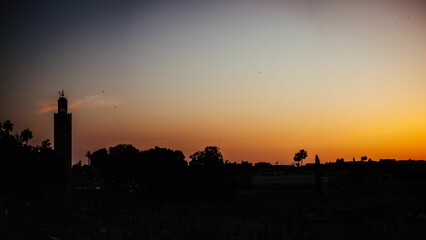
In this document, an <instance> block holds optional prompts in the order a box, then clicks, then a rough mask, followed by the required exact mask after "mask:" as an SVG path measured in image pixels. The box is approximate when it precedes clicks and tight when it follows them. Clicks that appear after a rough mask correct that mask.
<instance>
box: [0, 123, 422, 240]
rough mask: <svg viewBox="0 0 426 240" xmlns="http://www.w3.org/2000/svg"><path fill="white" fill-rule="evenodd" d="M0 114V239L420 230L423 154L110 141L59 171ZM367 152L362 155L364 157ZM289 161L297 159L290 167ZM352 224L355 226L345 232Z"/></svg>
mask: <svg viewBox="0 0 426 240" xmlns="http://www.w3.org/2000/svg"><path fill="white" fill-rule="evenodd" d="M32 137H33V136H32V132H31V130H29V129H24V130H22V131H21V132H20V133H17V132H16V133H15V132H14V125H13V123H12V122H11V121H9V120H7V121H4V122H0V157H1V164H2V165H1V166H2V167H1V168H0V190H1V191H0V239H49V237H51V238H50V239H52V237H53V236H55V237H57V238H59V239H300V238H304V239H330V238H333V237H334V238H335V239H369V238H374V239H402V238H404V239H422V238H423V237H424V234H425V231H424V229H425V228H424V227H423V226H425V225H424V224H426V215H425V213H426V208H425V205H424V202H425V201H426V190H425V189H426V176H425V174H424V172H425V171H426V162H424V161H411V160H409V161H396V160H394V159H381V160H378V161H374V160H372V159H368V158H367V157H365V156H363V157H361V159H360V160H361V161H355V160H353V161H350V162H345V161H344V159H343V158H338V159H337V160H336V162H328V163H321V162H320V158H319V156H318V155H315V160H314V163H307V164H302V161H303V160H304V159H306V158H307V152H306V151H305V150H304V149H301V150H300V151H299V152H297V153H296V154H295V157H294V160H295V162H296V163H299V164H295V165H293V166H292V165H279V164H271V163H268V162H258V163H254V164H253V163H250V162H248V161H241V162H239V163H237V162H230V161H228V160H225V159H224V156H223V155H222V153H221V152H220V148H219V147H217V146H207V147H205V148H204V149H203V150H199V151H196V152H195V153H193V154H191V155H190V156H189V160H188V161H187V160H186V159H185V155H184V154H183V152H182V151H180V150H172V149H168V148H161V147H154V148H151V149H147V150H139V149H137V148H136V147H135V146H133V145H131V144H118V145H116V146H112V147H109V148H108V149H107V148H100V149H98V150H96V151H94V152H87V153H86V157H87V158H88V163H89V164H87V165H83V164H82V163H81V161H80V162H78V163H77V164H75V165H73V166H72V169H71V177H70V178H69V177H67V176H65V175H64V171H63V165H62V164H61V163H60V162H59V161H57V159H56V157H55V153H54V150H53V149H52V147H51V143H50V140H49V139H46V140H43V141H42V142H41V145H36V146H32V145H30V142H31V139H32ZM367 159H368V161H367ZM295 166H297V167H295ZM349 231H351V232H353V233H354V234H352V235H348V234H347V233H348V232H349Z"/></svg>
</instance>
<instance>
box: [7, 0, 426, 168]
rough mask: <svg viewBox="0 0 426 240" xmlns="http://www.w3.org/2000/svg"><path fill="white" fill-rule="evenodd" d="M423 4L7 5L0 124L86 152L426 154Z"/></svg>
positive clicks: (256, 156) (77, 154) (236, 156)
mask: <svg viewBox="0 0 426 240" xmlns="http://www.w3.org/2000/svg"><path fill="white" fill-rule="evenodd" d="M422 2H423V1H392V0H386V1H384V0H383V1H375V0H369V1H359V0H353V1H350V0H348V1H322V0H318V1H313V0H312V1H272V0H271V1H269V0H266V1H199V0H198V1H196V0H193V1H189V0H188V1H152V2H149V1H145V2H141V1H130V0H127V1H126V0H121V1H119V0H117V1H112V0H110V1H105V0H102V1H101V0H99V1H71V0H70V1H58V0H55V1H54V0H52V1H44V0H42V1H8V2H7V3H2V4H0V9H1V10H0V16H1V25H0V27H1V28H0V31H1V32H0V36H1V39H0V52H1V54H0V70H1V71H0V78H1V82H0V94H1V102H0V108H1V111H0V121H5V120H7V119H10V120H11V121H12V122H13V123H14V124H15V129H16V132H19V131H21V130H22V129H24V128H30V129H31V130H32V132H33V135H34V139H33V140H31V142H30V143H31V144H33V145H36V144H40V142H41V140H43V139H46V138H49V139H50V140H51V141H52V142H53V113H54V111H56V100H57V98H58V94H57V92H58V91H60V90H61V89H64V91H65V95H66V97H67V98H68V100H69V103H70V107H69V109H70V111H71V112H72V114H73V130H74V131H73V161H74V162H77V161H78V160H83V162H84V163H85V162H86V159H85V157H84V155H85V153H86V152H87V151H94V150H97V149H99V148H100V147H110V146H114V145H116V144H119V143H130V144H133V145H135V146H136V147H137V148H139V149H141V150H144V149H148V148H151V147H154V146H160V147H167V148H172V149H179V150H182V151H183V152H184V153H185V155H186V157H187V159H188V156H189V155H190V154H192V153H193V152H195V151H197V150H201V149H203V148H204V147H205V146H208V145H217V146H219V147H220V148H221V151H222V153H223V155H224V157H225V159H228V160H230V161H238V162H239V161H241V160H248V161H251V162H259V161H269V162H271V163H275V162H279V163H280V164H290V163H291V162H292V158H293V156H294V153H295V152H297V151H298V150H299V149H301V148H304V149H305V150H307V152H308V159H307V160H306V162H313V161H314V156H315V154H318V155H319V157H320V159H321V161H322V162H326V161H335V159H336V158H340V157H343V158H345V159H346V160H351V159H352V157H355V158H356V159H359V158H360V156H362V155H367V156H368V157H371V158H373V159H376V160H377V159H380V158H396V159H409V158H411V159H426V111H425V109H426V91H425V90H426V3H422Z"/></svg>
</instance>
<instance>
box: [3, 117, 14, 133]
mask: <svg viewBox="0 0 426 240" xmlns="http://www.w3.org/2000/svg"><path fill="white" fill-rule="evenodd" d="M3 129H4V132H5V133H6V135H9V134H10V132H12V130H13V123H12V122H11V121H10V120H6V121H5V122H4V123H3Z"/></svg>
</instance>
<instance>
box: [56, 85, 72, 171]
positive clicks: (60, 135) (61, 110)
mask: <svg viewBox="0 0 426 240" xmlns="http://www.w3.org/2000/svg"><path fill="white" fill-rule="evenodd" d="M54 147H55V156H56V158H57V160H58V161H60V162H61V164H62V167H63V174H64V175H65V176H70V175H71V159H72V158H71V152H72V151H71V150H72V122H71V113H68V100H67V99H66V98H65V97H64V90H62V92H60V93H59V99H58V112H57V113H55V114H54Z"/></svg>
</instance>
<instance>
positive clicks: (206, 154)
mask: <svg viewBox="0 0 426 240" xmlns="http://www.w3.org/2000/svg"><path fill="white" fill-rule="evenodd" d="M189 158H190V159H191V161H190V162H189V165H190V166H194V167H208V168H215V167H221V166H223V164H224V162H223V156H222V153H221V152H220V151H219V147H216V146H208V147H206V148H204V151H197V152H195V153H194V154H192V155H191V156H189Z"/></svg>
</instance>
